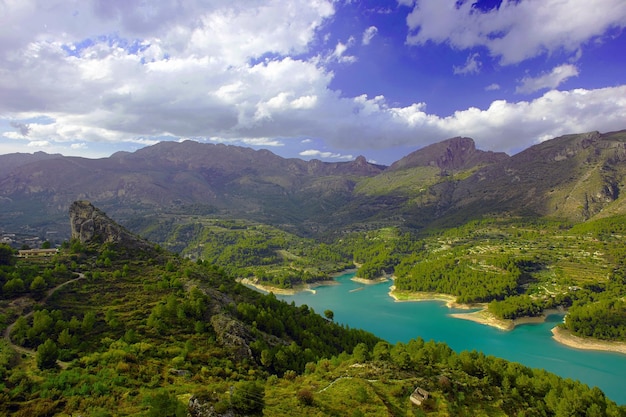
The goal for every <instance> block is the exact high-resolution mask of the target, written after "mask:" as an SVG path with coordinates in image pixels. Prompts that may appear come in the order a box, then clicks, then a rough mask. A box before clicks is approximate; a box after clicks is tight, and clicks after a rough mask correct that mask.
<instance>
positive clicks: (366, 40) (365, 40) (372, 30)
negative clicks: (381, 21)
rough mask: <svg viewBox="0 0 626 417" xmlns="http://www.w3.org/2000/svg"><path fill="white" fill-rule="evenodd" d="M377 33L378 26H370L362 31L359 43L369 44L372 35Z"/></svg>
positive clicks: (372, 37)
mask: <svg viewBox="0 0 626 417" xmlns="http://www.w3.org/2000/svg"><path fill="white" fill-rule="evenodd" d="M377 33H378V28H377V27H376V26H370V27H368V28H367V29H365V31H364V32H363V38H362V39H361V43H362V44H363V45H369V44H370V42H371V41H372V39H374V36H376V34H377Z"/></svg>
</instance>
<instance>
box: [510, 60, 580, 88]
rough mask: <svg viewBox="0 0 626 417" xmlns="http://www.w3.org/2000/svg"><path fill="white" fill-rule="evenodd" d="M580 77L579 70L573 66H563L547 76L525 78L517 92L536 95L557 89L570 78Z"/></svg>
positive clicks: (554, 69)
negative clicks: (547, 89) (536, 93)
mask: <svg viewBox="0 0 626 417" xmlns="http://www.w3.org/2000/svg"><path fill="white" fill-rule="evenodd" d="M577 75H578V68H577V67H576V66H575V65H572V64H563V65H560V66H558V67H555V68H553V69H552V71H550V72H549V73H547V74H542V75H540V76H538V77H535V78H533V77H524V78H522V81H521V85H519V86H518V87H517V88H516V89H515V91H516V92H517V93H524V94H525V93H534V92H535V91H539V90H543V89H545V88H556V87H558V86H559V85H561V84H562V83H563V82H565V81H566V80H567V79H568V78H571V77H576V76H577Z"/></svg>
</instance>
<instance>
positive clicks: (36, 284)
mask: <svg viewBox="0 0 626 417" xmlns="http://www.w3.org/2000/svg"><path fill="white" fill-rule="evenodd" d="M47 287H48V285H47V284H46V280H45V279H44V278H43V277H42V276H41V275H37V276H36V277H35V279H34V280H33V282H31V283H30V290H31V291H32V292H34V293H35V296H37V297H41V296H43V294H44V293H45V292H46V288H47Z"/></svg>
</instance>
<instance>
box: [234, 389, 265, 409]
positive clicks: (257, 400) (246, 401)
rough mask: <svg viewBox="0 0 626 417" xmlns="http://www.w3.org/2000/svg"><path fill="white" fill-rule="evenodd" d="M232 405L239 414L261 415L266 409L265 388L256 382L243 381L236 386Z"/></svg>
mask: <svg viewBox="0 0 626 417" xmlns="http://www.w3.org/2000/svg"><path fill="white" fill-rule="evenodd" d="M230 403H231V405H232V406H233V408H234V409H235V411H237V412H238V413H241V414H244V415H246V414H247V415H261V414H262V413H263V407H265V388H264V387H263V386H262V385H261V384H259V383H258V382H256V381H242V382H239V383H237V385H235V387H234V390H233V394H232V395H231V397H230Z"/></svg>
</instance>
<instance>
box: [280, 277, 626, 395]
mask: <svg viewBox="0 0 626 417" xmlns="http://www.w3.org/2000/svg"><path fill="white" fill-rule="evenodd" d="M353 276H354V274H346V275H342V276H341V277H338V278H337V279H336V281H337V282H338V283H339V285H328V286H321V287H317V288H316V289H315V290H316V293H315V294H314V293H312V292H308V291H305V292H301V293H298V294H295V295H280V296H277V297H278V298H280V299H282V300H285V301H287V302H291V301H294V302H295V303H296V304H297V305H302V304H306V305H308V306H309V307H312V308H313V309H314V310H315V311H316V312H317V313H320V314H321V313H323V312H324V310H326V309H330V310H332V311H333V312H334V313H335V316H334V320H335V321H336V322H338V323H342V324H346V325H348V326H350V327H352V328H361V329H365V330H368V331H370V332H372V333H374V334H375V335H377V336H379V337H381V338H383V339H385V340H387V341H389V342H391V343H396V342H399V341H401V342H408V341H409V340H410V339H414V338H416V337H421V338H423V339H424V340H431V339H432V340H435V341H438V342H445V343H447V344H448V345H449V346H450V347H451V348H452V349H454V350H455V351H457V352H460V351H462V350H477V351H482V352H484V353H485V354H487V355H493V356H497V357H501V358H504V359H507V360H510V361H515V362H519V363H522V364H524V365H526V366H530V367H533V368H543V369H546V370H548V371H550V372H554V373H555V374H557V375H560V376H562V377H566V378H571V379H577V380H579V381H581V382H583V383H585V384H587V385H589V386H590V387H593V386H597V387H599V388H600V389H602V391H604V392H605V393H606V395H607V396H608V397H609V398H611V399H612V400H613V401H615V402H617V403H618V404H626V355H622V354H618V353H605V352H597V351H583V350H578V349H573V348H569V347H567V346H564V345H561V344H559V343H557V342H555V341H554V340H553V339H552V334H551V332H550V330H551V329H552V328H553V327H554V326H556V325H557V324H558V323H559V322H561V321H562V319H563V317H562V316H560V315H552V316H549V317H548V320H547V321H546V322H545V323H540V324H524V325H521V326H517V327H516V328H515V329H514V330H513V331H502V330H498V329H496V328H493V327H490V326H485V325H482V324H478V323H474V322H471V321H468V320H460V319H455V318H452V317H449V316H448V314H450V313H454V312H467V311H466V310H454V309H449V308H447V307H446V306H445V304H443V303H441V302H438V301H420V302H403V303H397V302H395V301H394V300H393V299H392V298H391V297H389V295H388V292H389V286H390V285H391V282H386V283H381V284H376V285H363V284H360V283H357V282H354V281H351V280H350V278H352V277H353Z"/></svg>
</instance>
